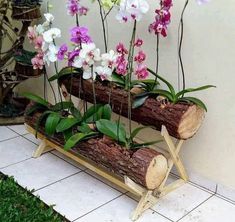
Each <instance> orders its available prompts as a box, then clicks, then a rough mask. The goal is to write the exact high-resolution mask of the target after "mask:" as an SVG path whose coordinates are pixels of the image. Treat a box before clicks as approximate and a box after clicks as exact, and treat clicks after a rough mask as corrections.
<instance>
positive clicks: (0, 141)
mask: <svg viewBox="0 0 235 222" xmlns="http://www.w3.org/2000/svg"><path fill="white" fill-rule="evenodd" d="M18 137H20V135H19V134H17V136H14V137H11V138H8V139H5V140H0V143H2V142H6V141H9V140H12V139H15V138H18Z"/></svg>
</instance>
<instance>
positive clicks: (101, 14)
mask: <svg viewBox="0 0 235 222" xmlns="http://www.w3.org/2000/svg"><path fill="white" fill-rule="evenodd" d="M97 1H98V3H99V7H100V17H101V22H102V29H103V37H104V49H105V52H107V51H108V44H107V36H106V28H105V17H104V14H103V8H102V4H101V2H100V0H97Z"/></svg>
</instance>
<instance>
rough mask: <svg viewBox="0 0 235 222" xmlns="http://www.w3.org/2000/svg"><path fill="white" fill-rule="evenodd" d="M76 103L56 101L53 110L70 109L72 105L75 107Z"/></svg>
mask: <svg viewBox="0 0 235 222" xmlns="http://www.w3.org/2000/svg"><path fill="white" fill-rule="evenodd" d="M73 106H74V104H73V103H72V102H59V103H56V104H55V105H54V106H53V107H52V108H51V110H53V111H61V110H63V109H69V108H70V107H73Z"/></svg>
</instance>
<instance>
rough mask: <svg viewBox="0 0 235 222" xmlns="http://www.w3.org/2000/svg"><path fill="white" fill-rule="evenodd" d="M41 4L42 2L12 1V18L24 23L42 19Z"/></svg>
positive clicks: (30, 0)
mask: <svg viewBox="0 0 235 222" xmlns="http://www.w3.org/2000/svg"><path fill="white" fill-rule="evenodd" d="M41 2H42V1H41V0H11V3H12V18H13V19H16V20H23V21H31V20H34V19H39V18H41V12H40V3H41Z"/></svg>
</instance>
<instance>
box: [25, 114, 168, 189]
mask: <svg viewBox="0 0 235 222" xmlns="http://www.w3.org/2000/svg"><path fill="white" fill-rule="evenodd" d="M40 115H41V114H40V113H35V114H34V115H33V116H25V123H26V124H28V125H29V126H31V127H33V128H35V123H36V121H37V119H38V118H39V116H40ZM39 131H40V133H42V134H43V135H45V132H44V129H43V127H40V128H39ZM47 139H48V140H50V141H51V142H53V143H56V144H57V145H59V146H61V147H63V146H64V140H63V136H62V135H61V134H56V135H54V136H53V137H50V138H47ZM68 152H71V153H72V154H73V155H77V154H80V155H82V156H84V157H85V158H88V159H89V160H91V161H93V162H94V163H95V164H96V165H98V166H100V167H103V168H105V169H106V170H108V171H110V172H112V173H115V174H116V175H117V176H119V177H122V178H123V177H124V176H128V177H129V178H130V179H132V180H133V181H135V182H136V183H138V184H140V185H142V186H144V187H146V188H147V189H149V190H154V189H156V188H157V187H159V186H160V185H161V183H162V181H163V180H164V178H165V177H166V174H167V169H168V164H167V159H166V158H165V157H164V156H163V154H161V153H159V152H157V151H155V150H153V149H150V148H146V147H145V148H141V149H138V150H130V149H127V148H125V147H122V146H120V145H119V144H117V143H116V142H115V141H113V140H111V139H109V138H107V137H103V138H100V137H98V138H92V139H89V140H87V141H84V142H80V143H79V144H77V145H76V146H75V147H74V148H72V150H70V151H68Z"/></svg>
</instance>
